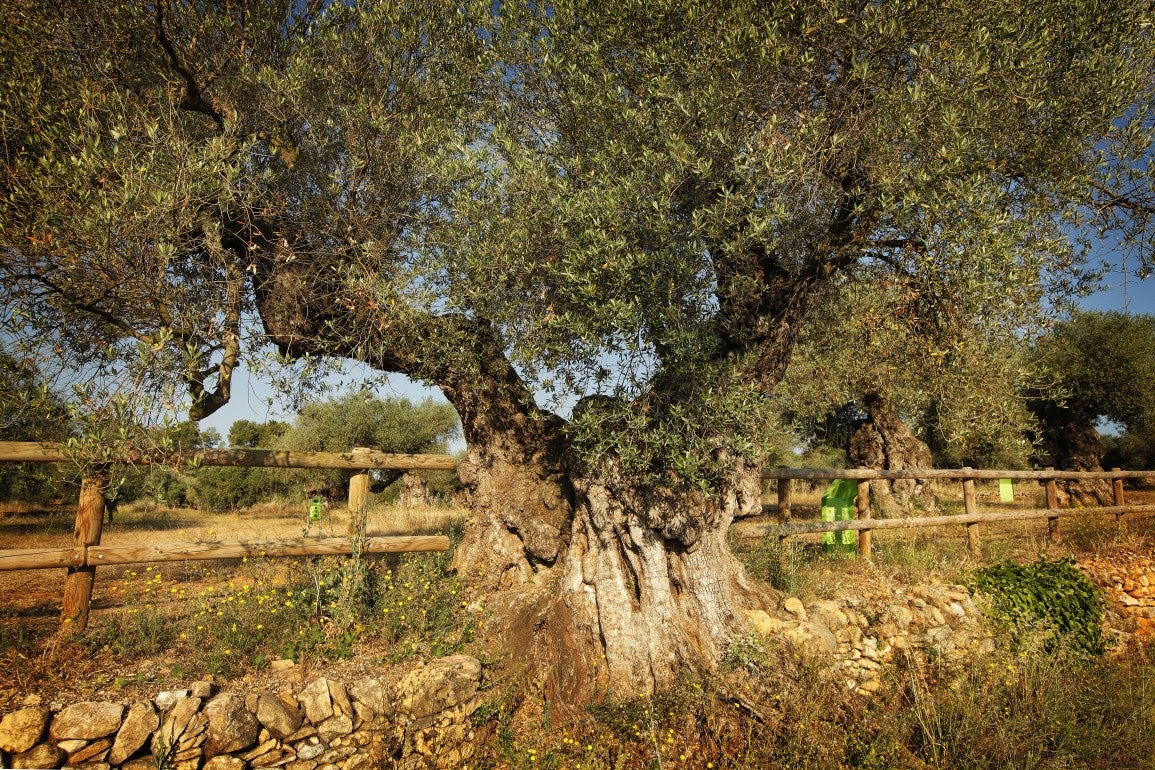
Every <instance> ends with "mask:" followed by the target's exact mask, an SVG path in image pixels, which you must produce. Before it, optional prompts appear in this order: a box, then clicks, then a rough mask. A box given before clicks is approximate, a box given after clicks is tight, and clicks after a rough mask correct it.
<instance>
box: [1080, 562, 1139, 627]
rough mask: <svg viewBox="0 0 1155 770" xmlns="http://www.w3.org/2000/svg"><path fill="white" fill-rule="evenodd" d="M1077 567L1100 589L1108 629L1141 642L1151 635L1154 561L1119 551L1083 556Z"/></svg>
mask: <svg viewBox="0 0 1155 770" xmlns="http://www.w3.org/2000/svg"><path fill="white" fill-rule="evenodd" d="M1078 565H1079V568H1080V569H1081V570H1083V572H1085V573H1086V574H1087V575H1088V577H1090V578H1091V581H1092V582H1093V583H1095V584H1096V585H1098V586H1099V587H1100V588H1102V589H1103V593H1104V596H1105V598H1106V600H1107V616H1108V621H1109V622H1110V624H1111V626H1112V627H1113V628H1114V629H1116V630H1118V631H1121V632H1123V633H1125V634H1134V635H1135V637H1136V638H1137V639H1138V640H1139V641H1141V642H1149V641H1151V639H1152V637H1153V636H1155V558H1152V556H1151V554H1149V553H1147V554H1139V553H1135V552H1134V551H1122V552H1118V553H1113V554H1110V555H1105V554H1101V555H1095V556H1084V557H1080V558H1079V560H1078Z"/></svg>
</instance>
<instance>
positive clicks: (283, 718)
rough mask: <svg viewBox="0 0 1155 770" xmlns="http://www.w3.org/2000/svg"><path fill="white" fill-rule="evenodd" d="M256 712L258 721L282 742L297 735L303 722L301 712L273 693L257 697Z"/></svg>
mask: <svg viewBox="0 0 1155 770" xmlns="http://www.w3.org/2000/svg"><path fill="white" fill-rule="evenodd" d="M256 710H257V720H258V721H260V723H261V724H262V725H264V726H265V727H266V728H268V730H269V732H270V733H272V734H273V735H275V736H277V737H278V738H280V739H282V740H283V739H285V738H287V737H289V736H290V735H292V734H293V733H295V732H296V731H297V728H299V727H300V726H301V722H302V721H303V717H302V715H301V712H300V710H298V709H296V708H293V707H292V706H289V705H288V704H286V703H285V702H284V701H283V700H281V699H280V698H278V697H277V696H276V695H273V694H272V693H267V692H266V693H261V694H260V695H259V696H258V697H257V709H256Z"/></svg>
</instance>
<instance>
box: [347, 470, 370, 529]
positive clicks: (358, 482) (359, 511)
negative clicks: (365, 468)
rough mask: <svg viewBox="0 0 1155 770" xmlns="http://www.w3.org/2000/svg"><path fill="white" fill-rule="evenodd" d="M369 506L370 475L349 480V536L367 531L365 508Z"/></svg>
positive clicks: (359, 475)
mask: <svg viewBox="0 0 1155 770" xmlns="http://www.w3.org/2000/svg"><path fill="white" fill-rule="evenodd" d="M368 504H369V474H368V473H358V474H357V475H356V476H353V477H352V478H351V479H349V534H350V535H352V534H353V533H355V532H362V531H364V529H365V508H366V507H367V506H368Z"/></svg>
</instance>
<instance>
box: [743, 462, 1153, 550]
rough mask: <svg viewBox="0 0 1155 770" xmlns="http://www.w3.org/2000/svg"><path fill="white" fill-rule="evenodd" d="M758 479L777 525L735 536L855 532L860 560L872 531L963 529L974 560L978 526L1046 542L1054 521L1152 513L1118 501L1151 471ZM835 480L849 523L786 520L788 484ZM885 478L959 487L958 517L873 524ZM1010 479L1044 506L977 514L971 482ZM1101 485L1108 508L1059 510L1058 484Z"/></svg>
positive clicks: (856, 471)
mask: <svg viewBox="0 0 1155 770" xmlns="http://www.w3.org/2000/svg"><path fill="white" fill-rule="evenodd" d="M762 478H764V479H774V480H777V482H778V506H777V514H778V522H777V523H775V524H754V523H741V524H738V525H736V529H737V531H738V534H739V535H740V536H746V537H766V536H777V537H778V539H779V541H780V542H781V543H783V544H785V543H786V542H787V541H788V540H789V539H790V538H792V537H794V536H796V535H804V534H820V533H823V532H846V531H856V532H858V552H859V554H860V555H861V556H862V557H863V558H866V559H869V558H870V557H871V535H872V533H873V532H874V530H876V529H909V528H917V527H943V526H956V525H958V526H965V527H966V534H967V541H968V546H969V548H970V550H971V552H972V553H974V554H975V555H978V554H979V552H980V550H981V547H982V540H981V535H980V531H979V529H978V527H979V525H980V524H988V523H993V522H1005V521H1031V520H1042V519H1046V521H1047V536H1048V538H1049V539H1051V540H1052V541H1057V540H1058V539H1059V528H1058V525H1059V520H1060V519H1063V518H1071V517H1080V518H1082V517H1086V516H1090V515H1114V516H1115V520H1116V522H1117V524H1118V525H1119V526H1120V527H1122V526H1123V525H1124V520H1125V518H1126V517H1129V516H1136V515H1143V514H1155V505H1128V504H1127V503H1126V500H1125V498H1124V492H1123V481H1124V480H1125V479H1155V471H1125V470H1121V469H1119V468H1114V469H1112V470H1109V471H1061V470H1055V469H1054V468H1047V469H1045V470H1030V471H1011V470H976V469H973V468H959V469H942V468H935V469H924V470H901V471H880V470H870V469H866V468H848V469H835V470H829V469H809V468H767V469H765V470H764V471H763V472H762ZM835 479H855V480H858V495H857V497H856V498H855V518H854V519H851V520H843V521H806V522H795V521H791V513H792V510H791V509H792V505H793V503H792V483H791V482H793V481H794V480H811V481H827V480H835ZM891 479H920V480H935V479H938V480H947V481H959V482H961V483H962V498H963V512H962V513H960V514H954V515H948V516H916V517H904V518H898V519H875V518H872V516H871V508H870V502H869V498H870V482H871V481H885V480H891ZM1001 479H1012V480H1019V481H1038V482H1040V483H1042V484H1043V485H1044V488H1045V490H1046V498H1047V507H1046V508H1032V509H1020V510H991V511H986V512H981V513H980V512H979V508H978V495H977V494H976V492H975V482H976V481H982V480H987V481H997V480H1001ZM1085 480H1107V481H1110V482H1111V490H1112V496H1113V500H1112V502H1113V503H1114V505H1110V506H1095V507H1091V506H1088V507H1081V508H1061V507H1060V506H1059V504H1058V499H1059V496H1058V491H1057V484H1058V482H1059V481H1085Z"/></svg>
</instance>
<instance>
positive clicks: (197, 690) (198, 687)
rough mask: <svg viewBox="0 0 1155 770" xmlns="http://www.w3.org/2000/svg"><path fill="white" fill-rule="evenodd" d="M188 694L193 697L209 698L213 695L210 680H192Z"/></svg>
mask: <svg viewBox="0 0 1155 770" xmlns="http://www.w3.org/2000/svg"><path fill="white" fill-rule="evenodd" d="M189 696H190V697H193V698H201V699H202V700H203V699H204V698H211V697H212V696H213V683H212V682H203V681H202V682H193V685H192V687H190V688H189Z"/></svg>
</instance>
